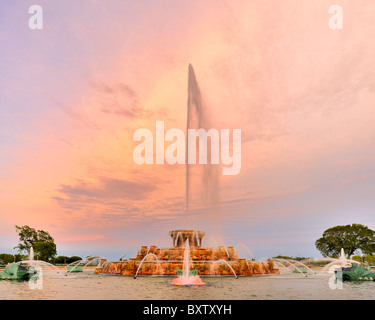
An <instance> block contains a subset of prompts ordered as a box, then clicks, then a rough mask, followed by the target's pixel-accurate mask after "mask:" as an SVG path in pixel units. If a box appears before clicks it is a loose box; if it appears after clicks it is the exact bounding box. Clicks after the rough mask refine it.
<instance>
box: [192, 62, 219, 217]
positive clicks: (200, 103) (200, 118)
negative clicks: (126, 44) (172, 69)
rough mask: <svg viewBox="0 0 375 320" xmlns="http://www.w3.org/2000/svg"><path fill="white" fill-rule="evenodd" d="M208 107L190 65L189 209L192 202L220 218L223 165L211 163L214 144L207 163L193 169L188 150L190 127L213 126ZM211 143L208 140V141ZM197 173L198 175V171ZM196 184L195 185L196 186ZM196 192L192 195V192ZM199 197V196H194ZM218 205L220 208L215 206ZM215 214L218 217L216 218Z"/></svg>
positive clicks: (209, 144) (206, 212) (202, 127)
mask: <svg viewBox="0 0 375 320" xmlns="http://www.w3.org/2000/svg"><path fill="white" fill-rule="evenodd" d="M211 128H212V127H211V123H210V119H209V113H208V108H207V107H206V105H205V103H204V100H203V97H202V94H201V91H200V88H199V85H198V82H197V79H196V77H195V73H194V69H193V66H192V65H191V64H189V75H188V102H187V123H186V131H187V134H186V144H185V145H186V152H185V156H186V162H185V163H186V186H185V188H186V211H187V212H188V211H189V209H191V207H192V204H194V205H195V206H198V207H200V208H201V210H202V211H203V212H204V214H206V215H208V216H209V218H210V219H209V220H210V221H211V222H212V221H217V218H218V208H217V203H218V199H219V196H218V182H219V165H215V164H211V143H207V164H204V165H194V172H192V169H193V167H191V166H192V164H189V162H188V159H189V153H188V149H189V148H188V130H189V129H196V130H198V129H205V130H206V132H207V131H208V130H209V129H211ZM207 142H208V141H207ZM198 153H199V145H198V144H196V154H198ZM194 173H197V174H194ZM193 176H198V177H200V178H201V181H198V182H196V181H193ZM193 184H194V188H193ZM193 190H194V191H195V192H196V194H195V195H194V194H192V191H193ZM194 196H195V198H194ZM215 205H216V208H214V207H215ZM213 213H215V219H214V220H212V219H211V218H213Z"/></svg>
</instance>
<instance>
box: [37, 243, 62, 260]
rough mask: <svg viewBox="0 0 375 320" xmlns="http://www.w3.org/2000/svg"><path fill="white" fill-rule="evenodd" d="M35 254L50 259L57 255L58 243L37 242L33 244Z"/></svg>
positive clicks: (42, 258)
mask: <svg viewBox="0 0 375 320" xmlns="http://www.w3.org/2000/svg"><path fill="white" fill-rule="evenodd" d="M33 248H34V255H36V256H37V257H38V259H39V260H43V261H49V260H50V259H51V258H53V257H54V256H56V253H57V252H56V244H55V243H53V242H35V243H34V245H33Z"/></svg>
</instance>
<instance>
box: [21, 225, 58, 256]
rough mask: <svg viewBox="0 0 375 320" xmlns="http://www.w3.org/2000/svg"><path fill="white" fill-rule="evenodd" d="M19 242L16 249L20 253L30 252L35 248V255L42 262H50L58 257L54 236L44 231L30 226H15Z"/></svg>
mask: <svg viewBox="0 0 375 320" xmlns="http://www.w3.org/2000/svg"><path fill="white" fill-rule="evenodd" d="M15 228H16V232H17V233H18V237H19V241H18V245H17V246H16V247H15V249H18V251H19V252H28V253H29V252H30V248H31V247H33V248H34V254H35V255H37V256H38V258H39V259H40V260H44V261H49V259H51V258H52V257H54V256H55V255H56V244H55V242H54V239H53V238H52V236H51V235H50V234H49V233H48V232H47V231H44V230H35V229H34V228H31V227H29V226H26V225H25V226H22V227H20V226H15Z"/></svg>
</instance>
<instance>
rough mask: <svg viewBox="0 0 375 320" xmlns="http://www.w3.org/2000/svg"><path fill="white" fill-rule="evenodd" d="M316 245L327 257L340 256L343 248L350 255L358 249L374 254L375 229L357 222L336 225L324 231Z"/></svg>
mask: <svg viewBox="0 0 375 320" xmlns="http://www.w3.org/2000/svg"><path fill="white" fill-rule="evenodd" d="M315 246H316V248H317V249H318V250H319V251H320V252H321V253H322V255H323V256H325V257H327V256H328V257H334V256H339V255H340V252H341V248H343V249H344V251H345V253H346V254H347V255H348V256H351V255H353V254H354V252H355V251H356V250H361V251H362V253H364V254H372V253H373V252H375V231H374V230H371V229H369V228H368V227H366V226H364V225H362V224H357V223H353V224H351V225H350V224H349V225H345V226H336V227H333V228H329V229H327V230H326V231H324V233H323V235H322V237H321V238H319V239H318V240H316V241H315Z"/></svg>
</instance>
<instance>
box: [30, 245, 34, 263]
mask: <svg viewBox="0 0 375 320" xmlns="http://www.w3.org/2000/svg"><path fill="white" fill-rule="evenodd" d="M29 260H30V261H33V260H34V248H33V247H30V251H29Z"/></svg>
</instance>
